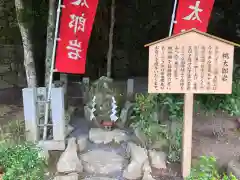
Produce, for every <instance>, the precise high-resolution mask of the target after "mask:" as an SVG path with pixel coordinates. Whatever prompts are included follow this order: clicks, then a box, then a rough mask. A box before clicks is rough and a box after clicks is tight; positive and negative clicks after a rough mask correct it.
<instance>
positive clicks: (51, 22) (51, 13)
mask: <svg viewBox="0 0 240 180" xmlns="http://www.w3.org/2000/svg"><path fill="white" fill-rule="evenodd" d="M48 8H49V10H48V26H47V46H46V59H45V86H46V87H47V86H48V83H49V76H50V70H51V63H52V50H53V43H54V30H55V20H56V0H49V6H48Z"/></svg>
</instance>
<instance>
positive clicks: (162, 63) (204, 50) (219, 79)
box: [148, 33, 234, 94]
mask: <svg viewBox="0 0 240 180" xmlns="http://www.w3.org/2000/svg"><path fill="white" fill-rule="evenodd" d="M189 39H194V41H189ZM233 52H234V46H232V45H230V44H228V43H225V42H222V41H219V40H216V39H212V38H209V37H206V36H204V35H199V34H197V33H188V34H184V35H180V36H178V37H174V38H169V39H168V40H165V41H162V42H159V43H156V44H153V45H151V46H150V47H149V79H148V92H149V93H209V94H210V93H212V94H230V93H231V91H232V71H233Z"/></svg>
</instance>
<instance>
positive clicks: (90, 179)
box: [84, 177, 118, 180]
mask: <svg viewBox="0 0 240 180" xmlns="http://www.w3.org/2000/svg"><path fill="white" fill-rule="evenodd" d="M84 180H118V179H115V178H109V177H88V178H84Z"/></svg>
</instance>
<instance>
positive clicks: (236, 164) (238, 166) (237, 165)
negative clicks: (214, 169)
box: [227, 159, 240, 179]
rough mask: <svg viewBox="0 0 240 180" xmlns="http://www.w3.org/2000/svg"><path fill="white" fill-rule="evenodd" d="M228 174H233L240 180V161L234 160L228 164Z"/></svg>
mask: <svg viewBox="0 0 240 180" xmlns="http://www.w3.org/2000/svg"><path fill="white" fill-rule="evenodd" d="M227 172H228V174H229V175H230V173H232V174H233V175H234V176H236V178H237V179H240V161H239V160H238V159H236V160H232V161H230V162H229V163H228V167H227Z"/></svg>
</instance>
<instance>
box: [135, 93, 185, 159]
mask: <svg viewBox="0 0 240 180" xmlns="http://www.w3.org/2000/svg"><path fill="white" fill-rule="evenodd" d="M135 100H136V103H135V108H134V116H133V117H132V119H133V122H132V127H133V128H138V129H139V130H140V131H141V132H143V133H144V134H145V136H146V137H147V139H148V145H150V144H151V143H153V142H155V141H156V140H161V139H166V140H168V141H169V146H170V147H169V152H168V153H169V155H168V157H169V160H170V161H172V162H176V161H179V160H180V155H181V140H182V129H181V128H177V129H176V130H175V131H174V132H172V131H170V130H169V124H164V123H167V121H166V120H164V119H159V118H160V117H159V116H157V117H156V115H157V113H158V112H161V111H162V109H163V108H164V109H165V110H167V113H168V114H169V119H170V121H180V123H181V121H182V119H183V109H182V105H183V100H182V98H181V97H179V96H177V95H163V94H158V95H157V94H146V95H144V94H137V95H136V99H135ZM162 113H164V112H162ZM160 116H161V114H160ZM170 124H171V123H170Z"/></svg>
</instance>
